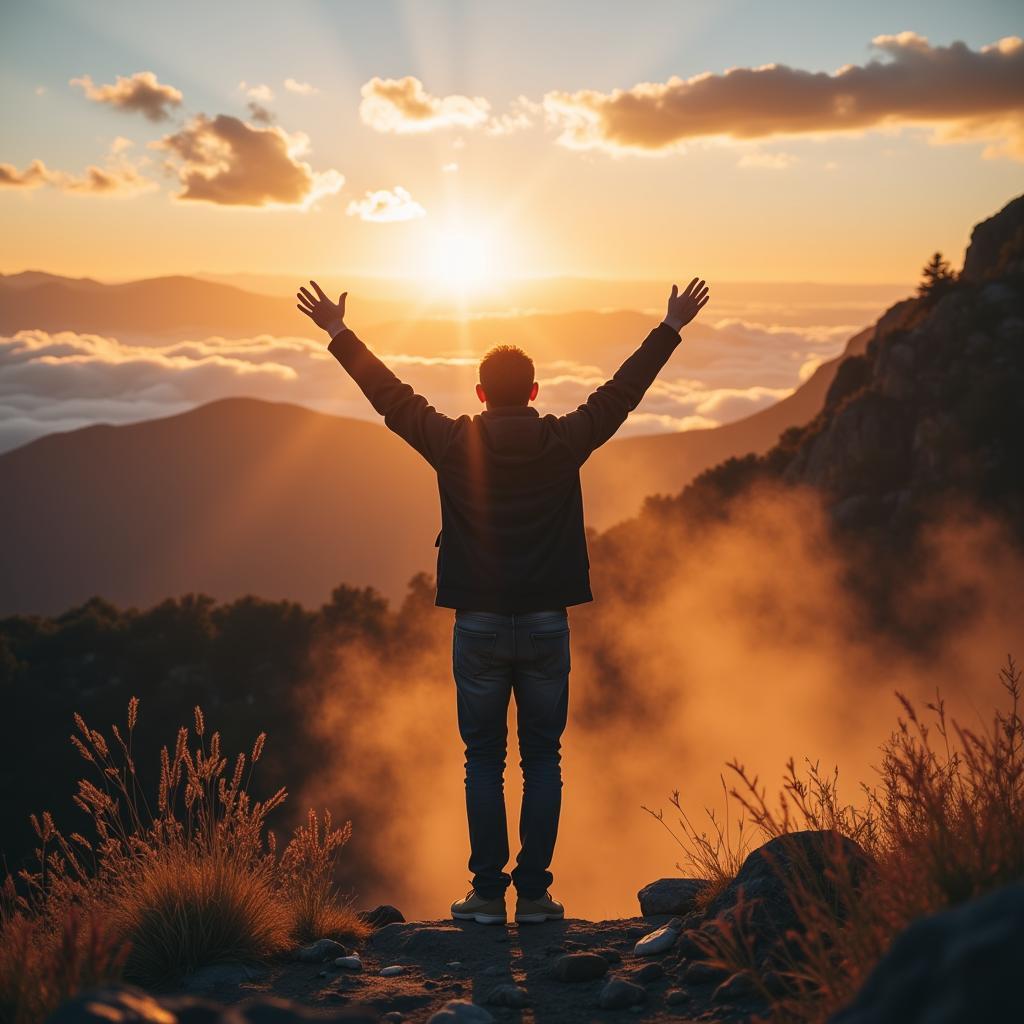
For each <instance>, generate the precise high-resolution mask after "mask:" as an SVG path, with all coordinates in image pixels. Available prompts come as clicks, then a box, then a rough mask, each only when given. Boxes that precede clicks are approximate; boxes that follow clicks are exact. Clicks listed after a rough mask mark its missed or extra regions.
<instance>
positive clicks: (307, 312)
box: [295, 306, 313, 320]
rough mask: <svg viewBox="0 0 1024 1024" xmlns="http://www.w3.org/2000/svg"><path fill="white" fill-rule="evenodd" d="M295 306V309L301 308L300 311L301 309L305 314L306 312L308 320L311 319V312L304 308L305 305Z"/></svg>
mask: <svg viewBox="0 0 1024 1024" xmlns="http://www.w3.org/2000/svg"><path fill="white" fill-rule="evenodd" d="M295 308H296V309H299V310H301V311H302V312H303V313H305V314H306V316H308V317H309V319H310V320H312V319H313V314H312V313H311V312H310V311H309V310H308V309H306V307H305V306H296V307H295Z"/></svg>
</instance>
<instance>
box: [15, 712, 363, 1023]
mask: <svg viewBox="0 0 1024 1024" xmlns="http://www.w3.org/2000/svg"><path fill="white" fill-rule="evenodd" d="M138 708H139V704H138V701H137V700H136V699H134V698H133V699H132V701H131V702H130V704H129V707H128V721H127V728H126V730H125V732H124V733H123V734H122V732H121V730H119V729H118V727H117V726H114V727H113V728H112V739H111V740H110V741H109V742H108V740H107V738H106V737H104V736H103V735H102V734H101V733H99V732H97V731H95V730H93V729H90V728H89V726H88V725H87V724H86V723H85V721H84V720H83V719H82V718H81V716H78V715H76V716H75V723H76V726H77V730H78V732H77V735H75V736H73V737H72V742H73V743H74V744H75V746H76V748H77V749H78V751H79V753H80V754H81V755H82V757H83V758H84V759H85V760H86V761H87V762H88V763H89V764H90V766H91V767H92V768H93V778H92V779H88V778H87V779H81V780H79V783H78V792H77V796H76V797H75V803H76V804H77V805H78V806H79V808H80V809H82V810H83V811H85V812H86V813H87V814H89V816H90V818H91V820H92V832H93V833H94V834H93V836H92V838H91V839H87V838H86V837H85V836H83V835H81V834H79V833H71V834H70V835H69V836H65V835H64V833H62V832H61V831H60V830H59V829H58V828H57V826H56V825H55V823H54V821H53V819H52V817H51V816H50V815H49V814H48V813H43V814H42V815H41V816H39V817H35V816H33V818H32V824H33V826H34V828H35V830H36V834H37V836H38V837H39V844H40V845H39V847H38V849H37V850H36V857H37V867H36V869H35V870H34V871H28V870H25V871H22V872H20V873H19V876H18V878H17V879H16V880H15V879H13V878H10V877H8V878H7V880H6V882H5V885H4V890H3V895H4V898H3V901H2V903H0V1022H2V1024H22V1022H28V1021H36V1020H39V1019H41V1018H42V1017H44V1016H46V1013H47V1012H49V1011H50V1010H52V1009H53V1008H54V1007H55V1006H56V1005H58V1004H59V1002H60V1001H62V1000H63V999H65V998H67V996H68V995H70V994H72V993H74V992H75V991H78V990H80V989H82V988H85V987H88V986H90V985H94V984H99V983H101V982H105V981H110V980H113V979H115V978H117V977H119V976H120V975H121V974H122V973H123V974H124V976H126V977H127V978H129V979H131V980H133V981H137V982H140V983H142V984H148V985H167V984H173V983H174V982H175V981H176V980H178V979H180V978H181V977H182V976H183V975H184V974H187V973H189V972H190V971H192V970H195V969H196V968H198V967H201V966H204V965H207V964H215V963H221V962H225V961H239V960H250V961H251V960H263V959H266V958H268V957H272V956H275V955H278V954H281V953H283V952H285V951H286V950H289V949H291V948H293V947H294V946H295V945H296V944H297V943H299V942H303V941H307V940H309V939H312V938H319V937H321V936H324V935H330V936H332V937H335V938H339V939H350V940H351V939H358V938H361V937H363V936H364V935H366V934H367V933H368V931H369V929H368V927H367V926H366V925H365V924H363V922H361V921H360V920H359V919H358V918H357V917H356V915H355V913H354V912H353V911H352V908H351V905H350V901H349V900H346V899H342V898H341V897H340V896H339V895H338V893H337V891H336V889H335V887H334V885H333V882H332V876H333V873H334V868H335V865H336V862H337V858H338V855H339V853H340V850H341V848H342V847H343V846H344V845H345V843H346V842H347V841H348V839H349V837H350V835H351V823H350V822H346V823H345V824H344V826H343V827H341V828H335V827H333V825H332V823H331V817H330V814H329V812H328V813H325V815H324V821H323V824H322V825H321V823H320V820H319V818H318V817H317V815H316V814H315V813H314V812H313V811H310V812H309V818H308V821H307V823H306V824H305V825H303V826H301V827H300V828H298V829H297V830H296V831H295V833H294V835H293V837H292V838H291V840H290V842H289V843H288V844H287V846H286V847H285V849H284V851H283V852H282V853H280V854H279V853H278V851H277V843H276V839H275V836H274V834H273V832H271V831H269V830H268V828H267V825H266V819H267V815H268V814H269V813H270V812H271V811H272V810H274V809H275V808H276V807H278V806H279V805H280V804H281V803H282V802H283V801H284V799H285V797H286V793H285V791H284V789H281V790H279V791H278V792H277V793H275V794H274V795H273V796H271V797H270V798H269V799H268V800H264V801H256V800H253V799H252V797H251V796H250V794H249V787H250V785H251V783H252V776H253V769H254V766H255V765H256V763H257V762H258V761H259V758H260V755H261V753H262V750H263V744H264V740H265V736H264V735H262V734H261V735H260V736H259V737H258V738H257V740H256V742H255V744H254V745H253V748H252V750H251V751H250V752H249V753H248V754H238V755H237V756H236V757H234V759H233V760H231V761H230V762H229V758H228V757H226V756H224V754H223V753H222V751H221V741H220V735H219V734H218V733H216V732H214V733H213V734H212V735H210V736H209V737H207V730H206V723H205V720H204V717H203V713H202V711H201V710H200V709H199V708H196V709H195V717H194V722H193V726H192V730H191V732H190V730H189V729H187V728H184V727H183V728H181V729H179V730H178V733H177V737H176V741H175V745H174V749H173V751H172V750H170V749H169V748H168V747H164V748H163V749H162V750H161V751H160V761H159V766H160V781H159V786H158V790H157V793H156V794H155V799H154V801H153V803H152V804H151V803H150V801H149V800H148V799H147V796H146V794H145V793H144V791H143V787H142V786H141V785H140V783H139V779H138V774H137V771H136V762H135V754H134V752H133V749H132V738H133V734H134V730H135V725H136V721H137V717H138ZM229 763H231V770H230V773H229V771H228V765H229ZM94 779H95V781H94Z"/></svg>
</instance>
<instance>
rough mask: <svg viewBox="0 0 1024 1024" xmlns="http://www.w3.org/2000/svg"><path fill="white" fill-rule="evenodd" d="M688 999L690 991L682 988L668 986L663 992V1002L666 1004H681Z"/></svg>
mask: <svg viewBox="0 0 1024 1024" xmlns="http://www.w3.org/2000/svg"><path fill="white" fill-rule="evenodd" d="M689 1001H690V993H689V992H687V991H686V990H685V989H682V988H670V989H669V990H668V991H667V992H666V993H665V1003H666V1005H668V1006H682V1005H683V1004H684V1003H688V1002H689Z"/></svg>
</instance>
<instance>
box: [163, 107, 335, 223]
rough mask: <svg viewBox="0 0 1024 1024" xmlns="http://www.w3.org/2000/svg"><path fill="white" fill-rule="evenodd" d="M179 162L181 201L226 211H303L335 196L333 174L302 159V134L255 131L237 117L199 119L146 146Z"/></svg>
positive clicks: (271, 128)
mask: <svg viewBox="0 0 1024 1024" xmlns="http://www.w3.org/2000/svg"><path fill="white" fill-rule="evenodd" d="M150 145H151V146H153V147H154V148H158V149H164V150H167V151H169V152H170V153H171V154H173V156H175V157H177V158H178V159H179V160H180V165H179V166H178V167H177V173H178V177H179V179H180V181H181V184H182V186H183V189H182V191H181V192H179V193H178V198H179V199H191V200H198V201H203V202H209V203H217V204H220V205H225V206H267V205H284V206H302V207H308V206H309V205H311V204H312V203H313V202H315V201H316V200H317V199H318V198H320V197H321V196H324V195H329V194H332V193H335V192H337V191H338V190H339V189H340V188H341V187H342V185H343V184H344V182H345V179H344V177H343V176H342V175H341V174H340V173H339V172H338V171H336V170H328V171H323V172H314V171H313V169H312V168H311V167H310V166H309V164H308V163H305V162H304V161H302V160H300V159H299V157H300V156H302V155H303V154H304V153H305V152H306V151H307V150H308V149H309V138H308V136H306V135H305V134H303V133H302V132H296V133H295V134H293V135H289V134H288V133H286V132H285V131H284V130H283V129H281V128H278V127H275V126H268V127H265V128H257V127H254V126H252V125H250V124H246V122H244V121H242V120H240V119H239V118H237V117H231V116H230V115H228V114H217V115H216V116H215V117H207V116H206V115H205V114H198V115H196V117H194V118H193V119H192V120H191V121H190V122H189V123H188V124H187V125H186V126H185V127H184V128H182V129H181V130H180V131H177V132H175V133H173V134H172V135H165V136H164V137H163V139H161V140H159V141H157V142H152V143H150Z"/></svg>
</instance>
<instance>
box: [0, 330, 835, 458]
mask: <svg viewBox="0 0 1024 1024" xmlns="http://www.w3.org/2000/svg"><path fill="white" fill-rule="evenodd" d="M853 331H854V329H853V328H851V327H849V326H840V327H837V326H831V327H815V326H809V327H803V328H801V327H776V326H771V325H764V324H757V323H752V322H747V321H743V320H735V319H724V320H719V321H718V322H716V323H713V324H711V323H709V324H708V325H704V326H703V327H702V328H701V329H700V330H699V331H697V330H694V332H692V334H691V336H690V338H689V339H688V346H687V349H686V352H685V355H681V356H680V357H679V358H678V359H676V360H674V364H673V363H670V364H669V366H668V368H667V369H666V370H665V371H664V372H663V373H662V375H661V377H660V378H659V379H658V380H657V381H656V382H655V384H654V386H653V387H652V388H651V390H650V391H649V392H648V394H647V396H646V398H645V399H644V401H643V404H642V405H641V406H640V408H639V409H638V410H637V411H636V412H635V413H634V414H633V415H631V416H630V418H629V420H628V421H627V424H626V425H625V427H624V428H623V429H622V431H621V432H620V436H629V435H631V434H642V433H660V432H666V431H674V430H685V429H692V428H699V427H713V426H717V425H719V424H721V423H726V422H729V421H731V420H735V419H739V418H742V417H743V416H746V415H749V414H750V413H753V412H755V411H757V410H758V409H761V408H764V407H766V406H768V405H770V404H772V403H773V402H775V401H778V400H779V399H780V398H783V397H785V396H786V395H787V394H789V393H790V392H791V391H792V389H793V388H794V387H796V386H797V385H798V384H799V383H800V382H801V381H802V380H803V379H805V378H806V377H807V376H808V375H809V373H810V372H812V371H813V369H814V368H815V367H816V366H817V365H818V364H819V363H820V362H822V361H823V360H824V359H827V358H830V357H831V356H833V355H835V354H836V353H837V352H838V351H839V350H841V349H842V346H843V344H844V343H845V341H846V339H847V338H848V337H849V336H850V334H852V333H853ZM640 340H641V339H640V338H637V339H636V342H639V341H640ZM375 348H376V349H377V350H378V351H379V352H380V354H381V358H383V359H384V360H385V362H386V363H387V364H388V365H389V366H391V367H392V368H393V369H394V371H395V372H396V373H397V374H398V375H399V376H400V377H401V378H402V379H403V380H406V381H408V382H409V383H410V384H411V385H412V386H413V387H414V388H415V389H416V390H417V391H419V392H421V393H423V394H425V395H427V396H428V397H429V399H430V401H431V402H432V403H433V404H434V405H435V406H436V407H437V408H439V409H441V410H442V411H444V412H446V413H448V414H449V415H452V416H456V415H460V414H462V413H474V412H478V411H479V408H480V407H479V404H478V403H477V401H476V399H475V396H474V394H473V384H474V383H475V382H476V380H477V376H476V370H477V364H478V362H479V357H480V354H482V353H475V354H460V353H458V352H456V351H454V350H452V351H448V352H441V353H439V354H437V355H435V356H423V355H409V354H403V353H402V352H401V351H400V348H401V346H400V345H397V344H391V345H390V346H389V345H388V344H385V345H376V346H375ZM631 350H632V348H631V343H624V345H623V347H622V351H621V352H620V353H616V354H615V356H611V357H610V356H609V355H608V354H607V353H601V354H600V355H598V356H597V358H599V359H600V364H599V363H597V362H593V363H592V362H584V361H581V360H580V359H579V357H575V358H574V357H572V356H571V355H569V354H567V353H564V352H563V353H558V352H551V353H550V355H549V357H548V358H547V359H544V358H540V357H538V355H537V353H536V352H534V356H535V359H536V365H537V376H538V379H539V381H540V383H541V389H540V397H539V400H538V402H537V408H538V410H539V411H540V412H541V413H542V414H546V413H556V414H557V413H562V412H564V411H567V410H569V409H573V408H575V407H576V406H577V405H579V404H580V403H582V402H583V401H584V400H585V399H586V397H587V396H588V395H589V394H590V393H591V392H592V391H593V390H594V389H595V388H596V387H597V386H598V385H600V384H602V383H604V382H605V381H606V380H607V379H608V378H609V377H610V376H611V375H612V373H614V371H615V369H616V368H617V365H618V362H615V363H614V365H612V362H613V360H614V359H615V358H617V359H618V361H621V359H623V358H625V357H626V356H627V355H628V354H629V352H630V351H631ZM605 363H607V364H608V365H605ZM243 395H244V396H251V397H256V398H262V399H266V400H270V401H287V402H294V403H296V404H299V405H306V406H308V407H310V408H313V409H317V410H320V411H323V412H330V413H334V414H337V415H343V416H352V417H356V418H359V419H366V420H371V421H374V422H376V421H378V419H379V418H378V417H377V416H376V414H375V413H374V412H373V410H372V408H370V406H369V404H368V403H367V402H366V399H365V398H364V397H363V395H362V393H361V392H360V391H359V390H358V388H357V387H356V386H355V384H354V383H353V382H352V381H351V380H350V379H349V378H348V377H347V376H346V375H345V373H344V372H343V371H342V370H341V368H340V367H338V366H336V365H335V363H334V360H333V357H332V356H330V354H329V353H328V352H327V351H326V346H325V344H323V343H321V342H318V341H313V340H310V339H307V338H300V337H291V338H289V337H275V336H270V335H262V336H258V337H253V338H242V339H226V338H222V337H216V336H208V337H205V338H197V339H192V340H183V341H174V342H170V343H167V342H159V343H156V342H154V343H151V344H150V343H139V339H135V343H129V342H126V341H121V340H118V339H117V338H114V337H109V336H105V335H100V334H87V333H76V332H73V331H61V332H54V333H48V332H46V331H41V330H25V331H19V332H17V333H16V334H14V335H13V336H7V337H4V336H0V451H6V450H9V449H11V448H14V447H17V446H19V445H21V444H24V443H26V442H28V441H30V440H33V439H34V438H36V437H40V436H42V435H44V434H49V433H53V432H55V431H62V430H71V429H76V428H78V427H82V426H86V425H89V424H93V423H98V422H102V423H129V422H136V421H139V420H143V419H150V418H154V417H159V416H168V415H173V414H176V413H179V412H183V411H185V410H187V409H190V408H192V407H194V406H196V405H201V404H203V403H205V402H209V401H213V400H215V399H218V398H224V397H228V396H243Z"/></svg>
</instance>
